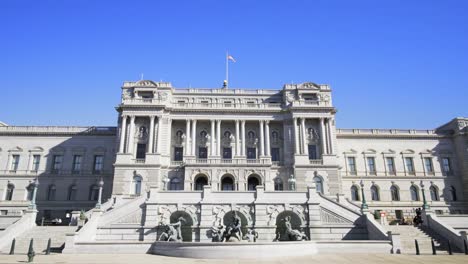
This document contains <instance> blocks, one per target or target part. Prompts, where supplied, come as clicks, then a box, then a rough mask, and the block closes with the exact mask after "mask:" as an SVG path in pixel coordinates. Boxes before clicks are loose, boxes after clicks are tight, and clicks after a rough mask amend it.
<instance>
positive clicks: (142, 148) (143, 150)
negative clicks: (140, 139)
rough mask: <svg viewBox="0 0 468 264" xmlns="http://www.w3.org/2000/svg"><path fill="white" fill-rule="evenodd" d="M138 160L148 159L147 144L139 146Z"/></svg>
mask: <svg viewBox="0 0 468 264" xmlns="http://www.w3.org/2000/svg"><path fill="white" fill-rule="evenodd" d="M136 158H137V159H145V158H146V144H137V151H136Z"/></svg>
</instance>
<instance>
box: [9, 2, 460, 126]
mask: <svg viewBox="0 0 468 264" xmlns="http://www.w3.org/2000/svg"><path fill="white" fill-rule="evenodd" d="M0 10H1V16H0V33H1V35H0V36H1V41H0V60H1V63H0V78H1V100H0V120H1V121H4V122H6V123H8V124H12V125H113V126H114V125H116V118H117V113H116V111H115V109H114V107H115V106H116V105H117V104H118V103H119V97H120V87H121V84H122V82H123V81H126V80H129V81H132V80H138V79H139V76H140V73H144V77H145V79H153V80H164V81H170V82H172V84H173V86H175V87H187V86H189V85H191V86H192V87H206V88H213V87H219V86H220V85H221V83H222V80H223V79H224V71H225V69H224V59H225V52H226V50H229V51H230V53H231V54H232V55H233V56H234V57H235V58H236V60H237V62H236V63H235V64H231V67H230V69H231V84H230V86H231V87H239V88H275V89H280V88H281V87H282V85H283V84H284V83H290V82H291V81H292V82H297V83H299V82H304V81H313V82H316V83H326V84H330V85H331V86H332V88H333V91H334V94H333V95H334V104H335V106H336V107H337V109H338V114H337V126H338V127H342V128H350V127H356V128H370V127H376V128H434V127H436V126H438V125H441V124H443V123H445V122H447V121H449V120H451V119H452V118H454V117H456V116H468V111H467V105H468V1H466V0H458V1H457V0H444V1H435V0H434V1H429V0H420V1H414V0H413V1H407V0H400V1H398V0H392V1H390V0H388V1H375V0H368V1H360V0H356V1H348V0H343V1H332V0H322V1H317V0H314V1H268V2H267V1H264V2H262V1H252V0H248V1H219V0H213V1H203V0H202V1H85V0H80V1H71V0H69V1H59V0H56V1H21V0H2V1H0Z"/></svg>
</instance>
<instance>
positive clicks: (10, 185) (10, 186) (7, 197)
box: [5, 183, 15, 201]
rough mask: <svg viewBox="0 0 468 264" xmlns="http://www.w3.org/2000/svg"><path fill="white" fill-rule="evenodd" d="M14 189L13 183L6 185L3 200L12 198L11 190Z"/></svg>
mask: <svg viewBox="0 0 468 264" xmlns="http://www.w3.org/2000/svg"><path fill="white" fill-rule="evenodd" d="M14 191H15V185H13V184H12V183H9V184H8V185H7V189H6V195H5V200H7V201H11V200H13V192H14Z"/></svg>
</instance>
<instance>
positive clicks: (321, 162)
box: [309, 159, 323, 165]
mask: <svg viewBox="0 0 468 264" xmlns="http://www.w3.org/2000/svg"><path fill="white" fill-rule="evenodd" d="M309 164H310V165H322V164H323V160H321V159H314V160H309Z"/></svg>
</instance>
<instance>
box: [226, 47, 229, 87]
mask: <svg viewBox="0 0 468 264" xmlns="http://www.w3.org/2000/svg"><path fill="white" fill-rule="evenodd" d="M228 57H229V53H228V52H227V51H226V88H228V87H229V59H228Z"/></svg>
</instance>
